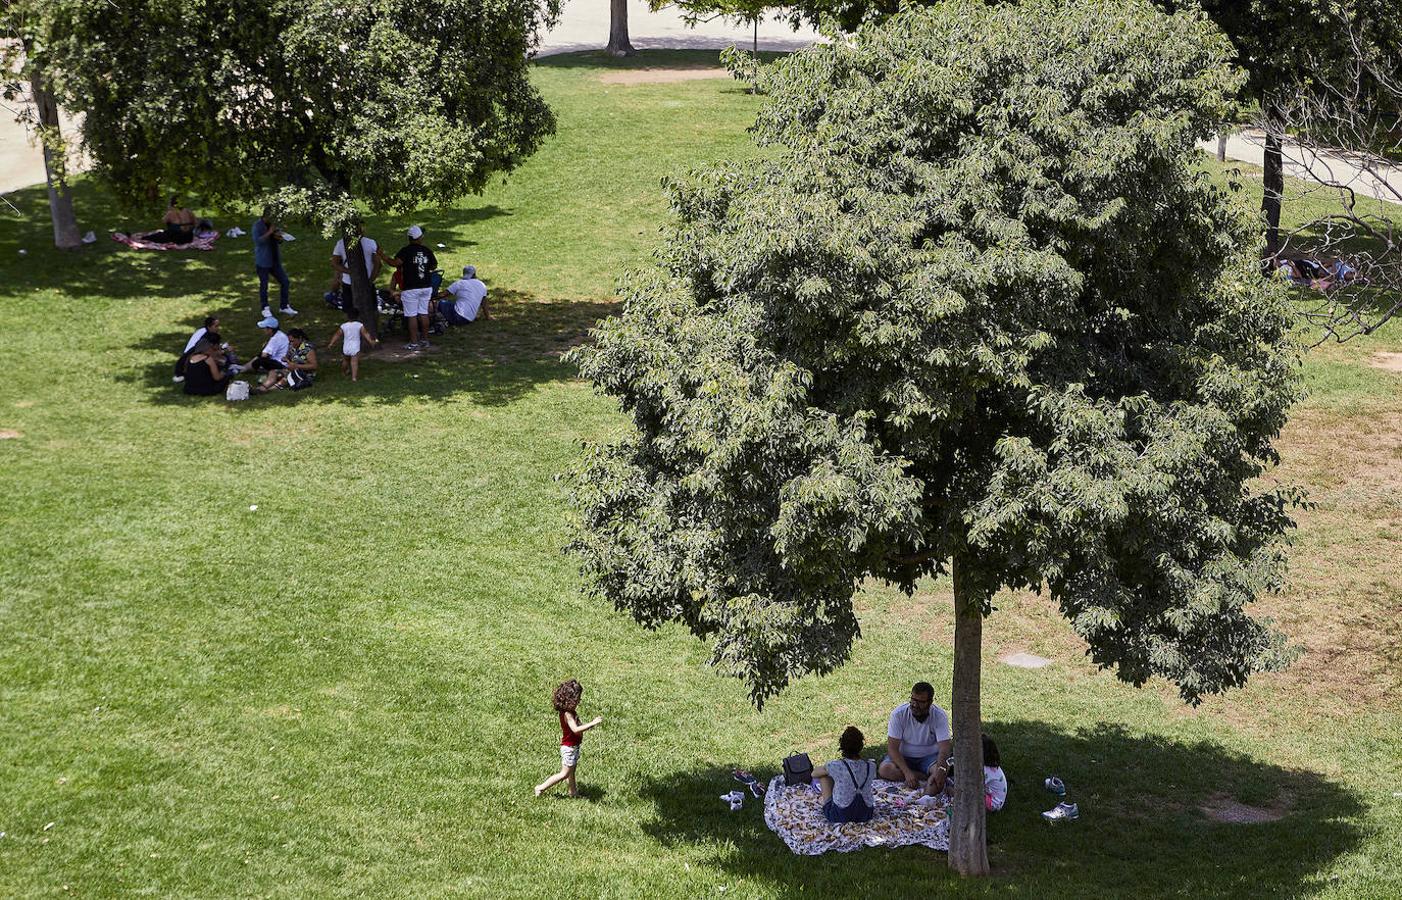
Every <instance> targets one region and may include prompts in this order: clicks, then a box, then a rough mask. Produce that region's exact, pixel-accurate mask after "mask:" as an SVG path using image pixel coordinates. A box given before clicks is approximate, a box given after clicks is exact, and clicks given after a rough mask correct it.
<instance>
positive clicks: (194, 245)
mask: <svg viewBox="0 0 1402 900" xmlns="http://www.w3.org/2000/svg"><path fill="white" fill-rule="evenodd" d="M218 239H219V232H217V231H202V232H200V233H199V234H197V235H195V239H194V240H192V241H190V243H188V244H162V243H158V242H157V241H148V240H146V235H142V234H123V233H122V232H120V231H114V232H112V240H114V241H116V242H117V243H119V244H126V245H127V246H128V247H130V248H132V249H133V250H213V249H214V242H215V241H216V240H218Z"/></svg>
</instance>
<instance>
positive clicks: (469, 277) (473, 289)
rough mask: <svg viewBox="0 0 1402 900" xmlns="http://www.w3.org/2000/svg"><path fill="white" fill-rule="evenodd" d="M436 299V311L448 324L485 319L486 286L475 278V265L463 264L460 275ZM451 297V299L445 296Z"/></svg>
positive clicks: (462, 323) (460, 323)
mask: <svg viewBox="0 0 1402 900" xmlns="http://www.w3.org/2000/svg"><path fill="white" fill-rule="evenodd" d="M440 296H441V297H443V298H445V299H442V300H439V301H438V311H439V312H440V313H442V314H443V318H445V319H447V320H448V324H450V325H466V324H468V323H469V322H473V321H475V320H476V319H478V318H479V317H480V318H483V319H487V318H490V316H488V315H487V286H486V285H485V284H483V283H482V282H480V281H478V280H477V269H476V267H475V266H463V267H462V277H461V278H459V279H458V280H457V281H454V282H453V283H452V284H450V285H448V288H447V290H445V291H444V292H443V293H442V294H441V295H440ZM448 297H452V298H453V299H452V300H448V299H446V298H448Z"/></svg>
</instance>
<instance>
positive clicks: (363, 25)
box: [42, 0, 559, 327]
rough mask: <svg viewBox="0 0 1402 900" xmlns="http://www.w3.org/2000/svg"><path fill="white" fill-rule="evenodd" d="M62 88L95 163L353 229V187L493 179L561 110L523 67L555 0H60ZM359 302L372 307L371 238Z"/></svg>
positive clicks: (471, 185) (131, 178) (370, 195)
mask: <svg viewBox="0 0 1402 900" xmlns="http://www.w3.org/2000/svg"><path fill="white" fill-rule="evenodd" d="M42 8H43V9H44V11H45V12H44V16H45V21H44V25H45V31H44V35H43V38H44V40H45V43H46V53H47V59H49V60H50V61H51V62H52V69H51V71H52V73H53V80H54V85H55V89H56V91H57V93H58V94H59V95H60V97H61V98H63V99H64V100H65V101H66V102H67V105H68V106H69V107H70V108H71V109H74V110H77V111H79V112H81V113H83V115H84V122H83V136H84V142H85V145H86V148H87V151H88V153H89V154H90V156H91V158H92V160H93V162H94V168H95V170H96V172H97V173H98V175H100V176H101V177H102V178H103V179H104V180H105V181H107V182H108V183H109V184H111V185H112V186H113V187H114V188H115V189H116V191H117V192H118V194H119V196H121V197H122V198H124V199H127V200H129V201H132V202H140V201H141V200H142V199H143V198H144V197H146V196H147V194H148V192H149V190H150V189H151V187H152V186H153V185H155V184H161V185H165V186H173V187H179V188H190V189H196V190H198V191H199V192H200V193H202V194H203V195H204V197H205V198H206V199H207V200H210V201H213V202H215V203H230V204H233V203H237V202H241V201H262V200H265V199H275V200H276V201H277V204H278V206H279V207H280V208H281V209H282V210H283V211H284V212H285V213H287V214H291V215H300V216H306V217H308V218H310V219H312V220H313V221H314V222H315V223H316V224H317V225H319V226H320V227H321V228H322V229H323V231H324V232H325V233H327V234H339V235H341V236H345V237H348V244H349V243H350V242H351V241H353V240H354V234H353V225H354V224H355V222H356V221H357V218H358V215H359V213H358V212H357V209H358V207H357V204H363V205H366V206H368V207H370V208H371V209H374V210H376V211H407V210H412V209H414V208H417V207H419V206H421V205H423V204H427V203H443V202H448V201H451V200H453V199H455V198H457V197H459V196H461V195H462V194H463V193H464V192H469V191H474V190H479V189H481V188H482V187H483V186H484V185H485V184H486V182H487V180H488V179H489V178H490V177H491V176H492V175H493V174H494V173H500V172H506V171H509V170H511V169H512V168H514V167H515V166H517V165H518V164H520V162H521V161H522V160H523V159H525V158H526V157H527V156H528V155H529V154H530V153H531V152H533V151H534V150H535V148H536V147H537V146H538V144H539V143H540V141H541V140H542V138H543V137H545V136H546V135H547V134H549V133H550V132H551V130H552V129H553V127H554V120H553V118H552V116H551V113H550V110H549V109H548V108H547V107H546V105H545V102H544V100H543V99H542V98H541V96H540V94H539V93H538V92H537V91H536V90H535V88H534V87H532V86H531V83H530V80H529V78H528V77H527V62H528V56H529V54H530V53H532V52H533V51H534V49H535V47H536V45H537V41H538V34H539V32H540V30H541V28H542V27H543V26H544V25H545V24H546V23H547V22H548V21H549V20H550V18H551V17H553V16H554V15H555V14H556V13H557V12H558V8H559V3H558V0H544V2H540V0H357V2H351V3H347V2H343V0H222V2H219V3H204V2H195V0H183V2H169V0H124V2H122V3H116V4H113V3H108V2H105V0H48V2H46V3H45V4H44V5H43V7H42ZM347 256H348V262H349V263H350V264H351V265H350V268H351V274H352V278H353V281H354V292H355V298H356V304H357V306H359V307H361V309H362V310H363V311H365V312H367V313H369V314H370V322H369V324H370V325H371V327H373V324H374V323H373V311H374V308H375V304H374V300H373V295H372V291H371V289H370V283H369V279H368V273H366V272H365V271H364V264H363V259H362V256H361V254H358V253H349V254H348V255H347Z"/></svg>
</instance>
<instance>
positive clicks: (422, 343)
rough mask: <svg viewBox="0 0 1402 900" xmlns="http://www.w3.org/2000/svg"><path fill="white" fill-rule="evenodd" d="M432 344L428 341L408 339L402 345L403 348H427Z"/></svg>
mask: <svg viewBox="0 0 1402 900" xmlns="http://www.w3.org/2000/svg"><path fill="white" fill-rule="evenodd" d="M431 346H433V345H432V344H430V343H429V342H428V341H410V342H409V343H407V344H405V345H404V349H405V350H427V349H428V348H429V347H431Z"/></svg>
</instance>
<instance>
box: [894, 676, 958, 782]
mask: <svg viewBox="0 0 1402 900" xmlns="http://www.w3.org/2000/svg"><path fill="white" fill-rule="evenodd" d="M952 748H953V741H952V740H951V737H950V730H949V716H948V714H946V713H945V711H944V710H942V709H940V708H939V707H938V706H935V689H934V688H932V687H930V684H929V682H927V681H917V682H916V683H915V686H914V687H912V688H911V689H910V702H909V703H902V704H901V705H900V706H897V707H896V708H895V709H894V710H892V711H891V721H890V723H889V724H888V725H887V727H886V756H885V757H883V758H882V760H881V766H880V767H879V768H878V769H877V771H876V774H877V775H878V776H879V777H881V778H884V779H886V780H887V781H903V782H905V786H906V787H910V788H913V787H916V786H917V785H919V784H920V783H921V782H923V781H925V780H926V779H927V777H932V778H933V781H932V782H931V787H932V788H933V790H932V791H931V793H938V792H939V791H940V790H942V789H943V788H944V780H945V778H946V777H947V776H948V775H949V765H948V760H949V754H950V751H951V749H952Z"/></svg>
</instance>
